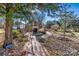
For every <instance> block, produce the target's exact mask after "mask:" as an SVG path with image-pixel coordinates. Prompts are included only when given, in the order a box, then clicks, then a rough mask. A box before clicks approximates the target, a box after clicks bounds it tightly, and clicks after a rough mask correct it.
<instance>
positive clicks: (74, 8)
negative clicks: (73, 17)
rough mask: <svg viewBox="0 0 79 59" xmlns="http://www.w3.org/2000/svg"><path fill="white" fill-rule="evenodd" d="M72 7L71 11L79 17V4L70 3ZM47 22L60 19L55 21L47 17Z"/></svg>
mask: <svg viewBox="0 0 79 59" xmlns="http://www.w3.org/2000/svg"><path fill="white" fill-rule="evenodd" d="M70 5H71V7H70V10H71V11H74V13H75V14H78V16H79V3H70ZM45 20H46V21H48V20H58V19H54V18H51V17H49V16H46V17H45ZM46 21H45V22H46Z"/></svg>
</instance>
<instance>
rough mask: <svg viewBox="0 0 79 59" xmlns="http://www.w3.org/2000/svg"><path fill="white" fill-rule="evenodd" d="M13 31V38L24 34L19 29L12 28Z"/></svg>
mask: <svg viewBox="0 0 79 59" xmlns="http://www.w3.org/2000/svg"><path fill="white" fill-rule="evenodd" d="M12 33H13V38H17V37H21V36H22V34H21V32H20V31H18V30H12Z"/></svg>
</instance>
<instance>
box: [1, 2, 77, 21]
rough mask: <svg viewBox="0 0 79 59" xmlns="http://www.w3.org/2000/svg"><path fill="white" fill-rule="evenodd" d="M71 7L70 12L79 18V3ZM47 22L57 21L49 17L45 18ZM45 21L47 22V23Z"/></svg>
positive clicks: (72, 4)
mask: <svg viewBox="0 0 79 59" xmlns="http://www.w3.org/2000/svg"><path fill="white" fill-rule="evenodd" d="M70 5H71V8H70V10H71V11H74V13H75V14H78V16H79V3H70ZM1 19H2V18H0V22H2V20H1ZM45 20H46V21H48V20H57V19H56V18H55V19H54V18H51V17H49V16H45ZM46 21H45V22H46Z"/></svg>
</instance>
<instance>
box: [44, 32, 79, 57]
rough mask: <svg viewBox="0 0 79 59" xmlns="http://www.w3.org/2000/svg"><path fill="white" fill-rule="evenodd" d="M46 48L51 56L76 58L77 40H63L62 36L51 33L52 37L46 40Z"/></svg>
mask: <svg viewBox="0 0 79 59" xmlns="http://www.w3.org/2000/svg"><path fill="white" fill-rule="evenodd" d="M45 46H46V48H47V49H48V51H49V52H50V53H51V56H53V55H55V56H78V55H79V38H78V37H67V36H66V38H65V39H64V38H63V37H62V35H60V34H57V33H53V35H52V37H50V38H48V40H47V42H46V44H45Z"/></svg>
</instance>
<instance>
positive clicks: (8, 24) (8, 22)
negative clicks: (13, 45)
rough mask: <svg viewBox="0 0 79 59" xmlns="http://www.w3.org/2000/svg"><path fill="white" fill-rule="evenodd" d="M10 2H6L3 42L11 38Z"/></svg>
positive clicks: (7, 41)
mask: <svg viewBox="0 0 79 59" xmlns="http://www.w3.org/2000/svg"><path fill="white" fill-rule="evenodd" d="M12 15H13V11H12V4H6V19H5V44H6V43H10V42H11V40H12Z"/></svg>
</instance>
